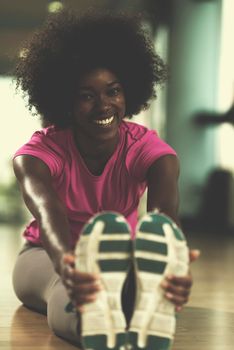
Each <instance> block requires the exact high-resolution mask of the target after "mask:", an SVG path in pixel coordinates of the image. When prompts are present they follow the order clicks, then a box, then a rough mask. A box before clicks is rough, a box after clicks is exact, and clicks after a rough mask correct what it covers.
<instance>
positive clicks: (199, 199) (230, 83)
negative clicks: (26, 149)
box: [0, 0, 234, 233]
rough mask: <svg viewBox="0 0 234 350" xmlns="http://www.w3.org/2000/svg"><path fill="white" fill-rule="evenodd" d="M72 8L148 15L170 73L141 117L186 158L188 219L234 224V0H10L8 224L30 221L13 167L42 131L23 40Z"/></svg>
mask: <svg viewBox="0 0 234 350" xmlns="http://www.w3.org/2000/svg"><path fill="white" fill-rule="evenodd" d="M63 6H69V7H70V8H71V9H74V10H75V11H83V10H84V9H86V8H88V7H90V6H94V7H101V8H109V9H111V10H112V11H119V10H123V11H126V12H130V13H137V12H142V13H143V14H144V15H145V23H144V25H145V26H146V27H147V29H148V31H149V32H150V34H151V35H152V38H153V41H154V43H155V47H156V50H157V52H158V53H159V54H160V55H161V56H162V57H163V59H164V60H165V61H166V62H167V63H168V65H169V70H170V77H169V80H168V83H167V84H166V86H165V87H164V88H163V89H161V90H160V92H159V95H158V99H157V100H156V101H155V102H154V103H153V104H152V107H151V109H150V110H149V111H147V112H145V113H142V114H141V115H140V116H139V117H136V118H135V120H136V121H139V122H142V123H144V124H146V125H147V126H149V127H151V128H155V129H157V131H158V133H159V135H160V136H161V137H162V138H164V139H165V140H166V141H167V142H168V143H169V144H170V145H172V146H173V147H174V148H175V149H176V151H177V153H178V155H179V158H180V163H181V175H180V183H179V186H180V217H181V221H182V223H183V225H184V227H185V228H188V230H200V229H203V228H206V230H220V229H222V230H225V231H227V232H228V233H229V232H232V231H233V229H234V186H233V171H234V157H232V150H233V149H234V130H233V123H234V108H233V100H234V43H233V39H232V35H233V32H234V21H233V15H234V2H233V0H129V1H128V0H118V1H117V0H99V1H91V0H64V1H49V0H40V1H37V0H21V1H18V0H3V1H1V2H0V101H1V103H0V118H1V135H0V225H1V224H2V225H4V227H5V226H6V225H12V224H16V225H18V226H19V225H23V224H24V223H25V221H26V220H27V219H28V216H29V214H28V213H27V212H26V211H25V209H24V206H23V204H22V200H21V198H20V195H19V191H18V187H17V185H16V181H15V179H14V175H13V172H12V168H11V158H12V156H13V154H14V152H15V151H16V150H17V148H19V147H20V146H21V145H22V144H24V143H25V142H26V141H27V140H28V139H29V138H30V136H31V134H32V133H33V132H34V130H37V129H38V128H40V120H39V118H37V117H33V116H32V115H30V113H29V112H28V110H27V108H26V107H25V105H26V101H24V100H23V98H22V97H21V96H20V95H16V94H15V90H14V89H15V88H14V82H13V80H12V78H13V70H14V66H15V62H16V58H17V56H18V55H21V54H23V52H22V45H23V43H24V41H25V40H27V39H29V38H30V36H31V35H32V32H34V31H35V30H36V29H37V28H39V27H40V26H41V25H43V23H44V21H45V19H46V17H47V15H48V13H51V12H52V13H53V12H55V11H58V10H59V9H61V8H62V7H63Z"/></svg>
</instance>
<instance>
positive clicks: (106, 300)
mask: <svg viewBox="0 0 234 350" xmlns="http://www.w3.org/2000/svg"><path fill="white" fill-rule="evenodd" d="M75 254H76V261H77V263H76V266H77V268H78V269H79V270H80V271H83V272H89V273H98V274H99V275H100V278H101V284H102V286H103V290H101V291H100V292H98V295H97V299H96V300H95V301H94V302H91V303H89V304H86V305H85V306H84V311H83V312H82V313H81V329H82V332H81V333H82V344H83V345H84V348H85V349H87V350H91V349H92V350H105V349H112V350H122V349H123V350H124V349H125V343H126V321H125V317H124V314H123V312H122V306H121V292H122V287H123V284H124V281H125V279H126V276H127V273H128V270H129V268H130V263H131V261H132V241H131V238H130V229H129V226H128V223H127V222H126V220H125V219H124V217H123V216H121V215H119V214H116V213H113V212H104V213H101V214H99V215H97V216H95V217H94V218H92V219H91V221H89V222H88V224H87V225H86V226H85V227H84V229H83V232H82V235H81V238H80V240H79V243H78V244H77V247H76V250H75Z"/></svg>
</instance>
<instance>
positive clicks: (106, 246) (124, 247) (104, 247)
mask: <svg viewBox="0 0 234 350" xmlns="http://www.w3.org/2000/svg"><path fill="white" fill-rule="evenodd" d="M130 250H131V242H130V241H129V240H127V241H124V240H119V241H114V240H113V241H111V240H109V241H101V242H100V244H99V252H100V253H103V252H108V253H109V252H127V251H130Z"/></svg>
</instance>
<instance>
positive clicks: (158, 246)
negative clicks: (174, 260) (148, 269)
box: [135, 238, 168, 255]
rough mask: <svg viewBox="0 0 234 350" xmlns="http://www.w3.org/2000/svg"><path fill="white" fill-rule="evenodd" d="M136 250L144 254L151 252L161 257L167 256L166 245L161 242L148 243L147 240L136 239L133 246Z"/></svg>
mask: <svg viewBox="0 0 234 350" xmlns="http://www.w3.org/2000/svg"><path fill="white" fill-rule="evenodd" d="M135 249H136V250H138V251H139V250H143V251H146V252H153V253H158V254H162V255H167V252H168V250H167V244H166V243H161V242H155V241H150V240H148V239H143V238H137V239H136V244H135Z"/></svg>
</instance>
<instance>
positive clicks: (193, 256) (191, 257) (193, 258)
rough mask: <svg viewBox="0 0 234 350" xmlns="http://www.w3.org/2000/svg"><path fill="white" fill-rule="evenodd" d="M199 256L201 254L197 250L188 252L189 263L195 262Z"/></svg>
mask: <svg viewBox="0 0 234 350" xmlns="http://www.w3.org/2000/svg"><path fill="white" fill-rule="evenodd" d="M200 255H201V252H200V250H199V249H191V250H190V251H189V260H190V262H193V261H196V260H197V259H198V258H199V256H200Z"/></svg>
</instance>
